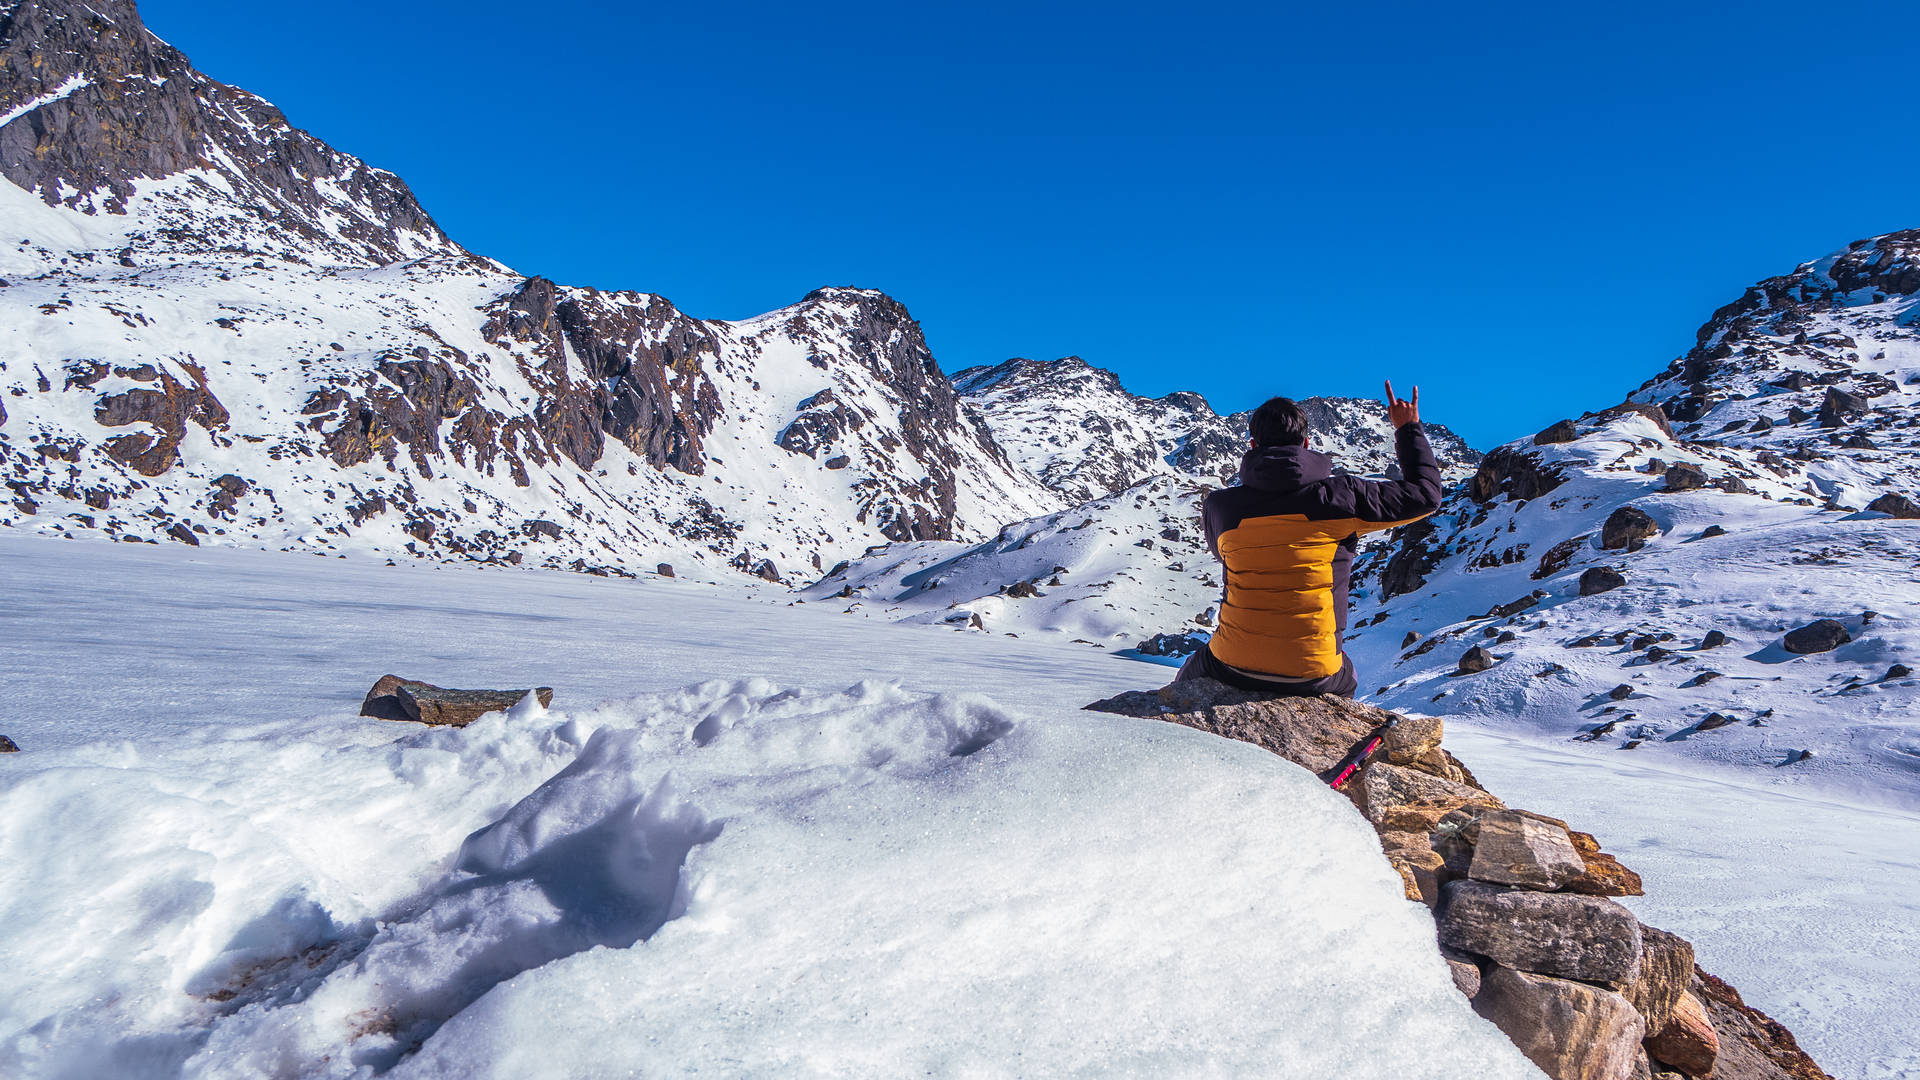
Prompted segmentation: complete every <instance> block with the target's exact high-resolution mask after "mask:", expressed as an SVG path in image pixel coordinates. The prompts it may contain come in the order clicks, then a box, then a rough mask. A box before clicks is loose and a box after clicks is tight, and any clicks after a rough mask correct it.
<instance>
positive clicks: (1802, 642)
mask: <svg viewBox="0 0 1920 1080" xmlns="http://www.w3.org/2000/svg"><path fill="white" fill-rule="evenodd" d="M1852 640H1853V635H1852V634H1849V633H1847V628H1846V627H1845V626H1842V625H1841V624H1840V623H1839V622H1838V621H1836V620H1834V619H1820V620H1817V621H1815V622H1810V623H1808V624H1807V625H1805V626H1802V627H1800V628H1799V629H1797V630H1789V631H1787V633H1786V636H1785V637H1783V638H1781V639H1780V644H1781V645H1783V646H1785V647H1786V650H1787V651H1788V652H1790V653H1801V654H1806V653H1822V652H1827V651H1829V650H1832V649H1837V648H1839V647H1840V646H1842V645H1845V644H1846V643H1847V642H1849V641H1852Z"/></svg>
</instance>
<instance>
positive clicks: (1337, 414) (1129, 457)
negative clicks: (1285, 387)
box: [953, 356, 1480, 502]
mask: <svg viewBox="0 0 1920 1080" xmlns="http://www.w3.org/2000/svg"><path fill="white" fill-rule="evenodd" d="M953 381H954V386H955V388H956V389H958V390H959V392H960V394H961V397H962V398H963V399H964V400H965V401H966V403H967V405H968V406H969V407H970V408H972V409H973V410H974V411H975V412H976V413H978V415H979V416H980V418H981V419H982V420H983V421H985V422H986V424H987V426H988V427H990V428H992V429H993V434H994V437H995V438H996V439H997V440H998V441H999V443H1000V445H1001V446H1003V447H1005V448H1006V451H1007V453H1008V455H1009V456H1011V457H1012V458H1013V460H1014V461H1015V462H1017V463H1018V464H1020V465H1022V466H1024V467H1025V468H1026V469H1027V470H1028V471H1029V472H1031V473H1033V474H1034V475H1035V476H1038V477H1039V478H1040V479H1042V480H1044V481H1046V482H1047V484H1048V485H1049V486H1051V487H1053V488H1056V489H1057V490H1059V491H1061V492H1063V493H1065V494H1066V495H1068V496H1069V497H1071V498H1072V499H1074V500H1075V501H1077V502H1084V501H1087V500H1091V499H1097V498H1099V497H1101V496H1104V495H1110V494H1112V493H1114V492H1117V491H1120V490H1121V489H1123V488H1129V487H1132V486H1133V485H1135V484H1137V483H1139V482H1140V481H1142V480H1145V479H1147V478H1149V477H1154V476H1176V477H1184V478H1186V479H1188V480H1191V481H1194V482H1199V483H1208V484H1220V483H1224V482H1229V481H1231V479H1232V478H1233V477H1234V475H1235V474H1237V473H1238V472H1239V471H1240V458H1241V456H1242V455H1243V454H1245V453H1246V449H1247V416H1248V413H1246V412H1239V413H1234V414H1232V415H1230V416H1220V415H1218V414H1217V413H1215V412H1214V411H1213V408H1212V407H1211V406H1209V405H1208V404H1207V400H1206V399H1205V398H1203V397H1201V396H1200V395H1199V394H1195V393H1191V392H1188V391H1181V392H1178V393H1173V394H1168V395H1167V396H1165V397H1161V398H1145V397H1140V396H1139V395H1137V394H1133V393H1129V392H1128V391H1127V390H1126V389H1125V388H1124V387H1122V386H1121V385H1120V379H1119V376H1117V375H1115V374H1114V373H1113V372H1111V371H1107V370H1106V369H1104V368H1098V367H1094V366H1093V365H1091V364H1089V363H1087V362H1086V361H1085V360H1082V359H1080V358H1079V357H1077V356H1069V357H1065V358H1062V359H1059V360H1054V361H1051V362H1044V361H1038V360H1026V359H1019V358H1016V359H1013V360H1008V361H1006V362H1005V363H1002V364H996V365H994V366H992V367H975V368H967V369H966V370H964V371H961V372H959V373H957V374H956V375H954V377H953ZM1300 405H1301V408H1302V409H1303V410H1304V411H1305V412H1306V414H1307V418H1308V422H1309V424H1310V425H1311V427H1312V431H1313V443H1314V446H1315V447H1317V448H1318V449H1321V450H1324V451H1326V452H1328V453H1330V454H1332V455H1333V456H1334V458H1335V459H1336V460H1337V461H1338V462H1339V463H1340V464H1341V465H1342V466H1343V467H1344V468H1346V469H1347V470H1349V471H1350V472H1355V473H1360V474H1363V475H1382V474H1384V473H1386V471H1387V470H1388V467H1389V466H1390V465H1392V464H1393V428H1392V426H1391V425H1389V424H1388V423H1387V412H1386V406H1385V405H1383V404H1382V403H1380V402H1378V401H1370V400H1364V399H1360V398H1324V397H1312V398H1302V399H1301V400H1300ZM1428 435H1429V438H1430V439H1431V441H1432V443H1433V448H1434V453H1435V455H1436V456H1437V457H1438V458H1439V460H1440V467H1441V470H1442V472H1443V473H1445V474H1447V475H1449V476H1454V475H1460V474H1463V473H1465V472H1470V471H1471V470H1472V469H1473V467H1474V466H1475V465H1476V464H1478V462H1479V460H1480V455H1479V454H1477V453H1475V452H1474V451H1473V450H1472V449H1471V448H1469V447H1468V446H1467V444H1466V443H1465V442H1464V441H1463V440H1461V439H1460V437H1459V436H1457V435H1455V434H1453V432H1451V431H1448V430H1447V429H1446V428H1444V427H1442V426H1440V425H1438V424H1433V425H1429V427H1428Z"/></svg>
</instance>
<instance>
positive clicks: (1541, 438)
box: [1533, 420, 1579, 446]
mask: <svg viewBox="0 0 1920 1080" xmlns="http://www.w3.org/2000/svg"><path fill="white" fill-rule="evenodd" d="M1578 436H1579V432H1577V431H1576V430H1574V426H1573V421H1571V420H1562V421H1560V422H1559V423H1557V424H1554V425H1552V426H1551V427H1549V428H1547V429H1546V430H1545V431H1542V432H1541V433H1540V434H1538V435H1535V436H1534V437H1533V445H1535V446H1548V445H1551V444H1553V443H1570V442H1572V441H1573V440H1574V439H1575V438H1577V437H1578Z"/></svg>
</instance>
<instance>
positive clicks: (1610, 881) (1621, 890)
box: [1561, 829, 1646, 896]
mask: <svg viewBox="0 0 1920 1080" xmlns="http://www.w3.org/2000/svg"><path fill="white" fill-rule="evenodd" d="M1567 835H1568V836H1570V837H1572V838H1573V849H1574V850H1575V851H1578V852H1579V853H1580V859H1581V861H1582V862H1584V863H1586V864H1587V872H1586V873H1584V874H1581V875H1580V876H1579V877H1577V878H1574V879H1573V880H1572V881H1569V882H1567V883H1566V884H1565V885H1563V886H1561V888H1562V889H1564V890H1565V891H1567V892H1570V893H1579V894H1581V895H1583V896H1644V895H1646V889H1645V888H1643V887H1642V884H1641V881H1640V875H1639V874H1636V873H1634V872H1633V871H1632V870H1629V869H1627V868H1626V867H1625V866H1623V865H1621V862H1620V860H1619V859H1616V858H1614V857H1613V856H1611V855H1609V854H1607V853H1606V852H1604V851H1601V850H1600V842H1599V841H1598V840H1595V839H1594V838H1593V834H1592V833H1583V832H1579V831H1577V830H1573V829H1569V830H1567Z"/></svg>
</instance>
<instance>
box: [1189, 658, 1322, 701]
mask: <svg viewBox="0 0 1920 1080" xmlns="http://www.w3.org/2000/svg"><path fill="white" fill-rule="evenodd" d="M1189 679H1213V680H1215V681H1216V682H1223V683H1226V684H1227V685H1228V686H1231V687H1233V688H1235V689H1237V690H1246V691H1248V692H1250V693H1257V694H1272V695H1273V696H1274V697H1318V696H1319V695H1321V694H1335V695H1338V696H1340V697H1345V698H1350V697H1352V696H1353V692H1354V690H1356V689H1357V688H1358V687H1359V685H1360V679H1359V677H1358V676H1356V675H1355V674H1354V673H1353V658H1352V657H1349V656H1348V655H1347V654H1346V653H1344V652H1343V653H1341V654H1340V670H1339V671H1336V672H1334V673H1333V674H1331V675H1329V676H1327V677H1326V678H1324V679H1314V680H1313V681H1311V682H1301V683H1278V682H1267V681H1266V680H1264V679H1253V678H1248V677H1247V676H1245V675H1242V674H1240V673H1239V672H1237V671H1235V670H1233V669H1232V668H1230V667H1228V666H1227V665H1225V664H1223V663H1221V662H1220V661H1218V660H1215V659H1214V658H1213V653H1211V652H1209V651H1208V650H1207V647H1206V646H1205V645H1202V646H1200V651H1199V652H1196V653H1194V654H1193V655H1192V656H1189V657H1187V662H1186V663H1184V664H1182V665H1180V674H1178V675H1175V676H1174V677H1173V681H1174V682H1186V681H1187V680H1189Z"/></svg>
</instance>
